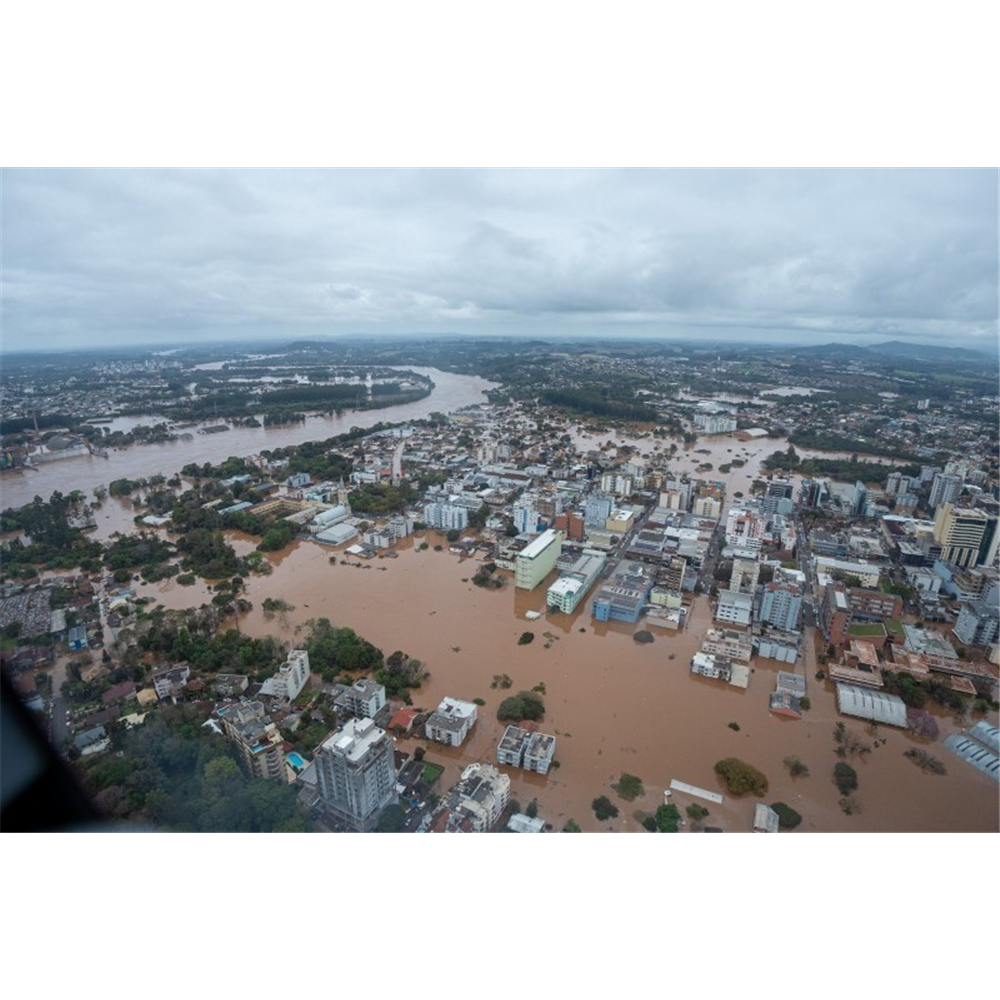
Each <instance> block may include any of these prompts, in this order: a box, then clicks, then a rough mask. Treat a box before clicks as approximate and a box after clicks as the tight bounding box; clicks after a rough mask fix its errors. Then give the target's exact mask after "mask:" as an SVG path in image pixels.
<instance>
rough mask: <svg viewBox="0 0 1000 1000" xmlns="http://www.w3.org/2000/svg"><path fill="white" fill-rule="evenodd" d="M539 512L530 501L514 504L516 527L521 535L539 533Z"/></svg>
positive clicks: (520, 501)
mask: <svg viewBox="0 0 1000 1000" xmlns="http://www.w3.org/2000/svg"><path fill="white" fill-rule="evenodd" d="M538 518H539V514H538V511H537V510H535V505H534V503H532V502H531V501H530V500H519V501H518V502H517V503H515V504H514V527H515V528H517V533H518V534H519V535H534V534H535V533H536V532H537V531H538Z"/></svg>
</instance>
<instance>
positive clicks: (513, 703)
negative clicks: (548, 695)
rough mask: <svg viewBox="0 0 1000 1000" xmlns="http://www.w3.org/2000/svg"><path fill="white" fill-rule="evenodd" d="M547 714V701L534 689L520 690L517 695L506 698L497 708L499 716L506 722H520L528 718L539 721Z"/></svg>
mask: <svg viewBox="0 0 1000 1000" xmlns="http://www.w3.org/2000/svg"><path fill="white" fill-rule="evenodd" d="M544 714H545V703H544V702H543V701H542V699H541V697H539V695H538V694H536V693H535V692H534V691H518V693H517V694H516V695H512V696H511V697H509V698H504V700H503V701H502V702H500V707H499V708H498V709H497V718H498V719H499V720H500V721H501V722H504V721H506V720H511V721H513V722H520V721H521V720H522V719H528V720H530V721H532V722H535V721H537V720H538V719H540V718H541V717H542V716H543V715H544Z"/></svg>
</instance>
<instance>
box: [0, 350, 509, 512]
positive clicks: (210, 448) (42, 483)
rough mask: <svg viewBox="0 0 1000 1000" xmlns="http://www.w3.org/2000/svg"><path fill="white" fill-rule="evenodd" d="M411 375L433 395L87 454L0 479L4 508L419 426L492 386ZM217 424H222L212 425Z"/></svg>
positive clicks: (432, 371) (444, 375)
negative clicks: (382, 426) (388, 426)
mask: <svg viewBox="0 0 1000 1000" xmlns="http://www.w3.org/2000/svg"><path fill="white" fill-rule="evenodd" d="M220 364H221V362H220ZM409 370H411V371H415V372H418V373H419V374H422V375H427V376H429V377H430V378H431V379H433V381H434V390H433V391H432V392H431V394H430V395H429V396H428V397H427V398H426V399H421V400H418V401H417V402H416V403H406V404H404V405H403V406H390V407H386V408H385V409H381V410H347V411H345V412H344V413H343V414H341V415H340V416H325V415H314V416H310V417H307V419H306V420H305V422H304V423H299V424H284V425H281V426H271V427H234V428H232V429H231V430H229V431H225V432H223V433H220V434H198V433H194V434H193V436H192V438H191V439H190V440H186V441H183V440H182V441H167V442H164V443H162V444H153V445H136V446H133V447H131V448H124V449H119V450H112V451H111V452H110V453H109V455H108V457H107V458H100V457H97V456H94V455H89V454H86V455H79V456H76V457H73V458H64V459H60V460H58V461H52V462H46V463H45V464H44V465H41V466H39V467H38V468H37V469H31V470H25V471H22V472H5V473H4V475H3V478H2V479H0V506H3V507H5V508H6V507H20V506H22V505H23V504H26V503H31V501H32V500H33V499H34V498H35V496H36V495H37V496H41V497H42V498H43V499H48V498H49V497H50V496H51V495H52V493H53V491H54V490H59V491H60V492H62V493H70V492H72V491H73V490H83V491H84V492H86V493H89V492H90V491H91V490H92V489H93V488H94V487H95V486H101V485H104V486H106V485H107V484H108V483H109V482H111V481H112V480H113V479H119V478H130V479H139V478H142V477H149V476H155V475H159V474H163V475H166V476H169V475H172V474H173V473H174V472H178V471H180V469H181V467H182V466H184V465H187V463H188V462H199V463H203V462H213V463H217V462H223V461H225V459H227V458H228V457H229V456H230V455H238V456H245V455H254V454H257V453H258V452H260V451H261V450H262V449H268V448H270V449H274V448H281V447H284V446H285V445H290V444H302V443H303V442H304V441H320V440H323V439H324V438H328V437H334V436H335V435H337V434H343V433H344V432H346V431H349V430H350V429H351V428H352V427H371V426H372V425H374V424H377V423H379V422H386V423H398V422H403V421H406V420H419V419H421V418H423V417H427V416H428V415H429V414H431V413H433V412H434V411H435V410H437V411H440V412H441V413H451V412H453V411H455V410H458V409H461V408H462V407H464V406H471V405H474V404H477V403H482V402H484V401H485V398H486V397H485V396H484V393H485V392H486V390H487V389H489V388H491V386H492V385H493V383H491V382H487V381H486V380H485V379H481V378H479V377H477V376H474V375H454V374H451V373H450V372H442V371H439V370H438V369H436V368H410V369H409ZM123 419H124V420H126V421H129V420H134V421H135V422H136V423H156V422H158V421H157V420H156V418H153V417H134V418H123ZM162 419H163V418H160V420H162ZM218 422H221V421H208V423H218ZM132 426H134V424H133V425H132ZM123 428H124V425H123Z"/></svg>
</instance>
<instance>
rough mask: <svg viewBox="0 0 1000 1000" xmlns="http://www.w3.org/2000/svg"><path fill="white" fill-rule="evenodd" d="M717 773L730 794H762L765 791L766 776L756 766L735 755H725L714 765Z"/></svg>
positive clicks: (766, 785)
mask: <svg viewBox="0 0 1000 1000" xmlns="http://www.w3.org/2000/svg"><path fill="white" fill-rule="evenodd" d="M715 773H716V774H718V775H719V776H720V777H721V778H722V779H723V781H725V782H726V786H727V788H728V789H729V794H730V795H745V794H746V793H747V792H751V793H752V794H754V795H763V794H764V793H765V792H766V791H767V787H768V784H767V778H766V777H765V776H764V774H762V773H761V772H760V771H758V770H757V768H755V767H753V766H752V765H750V764H748V763H746V761H742V760H740V759H739V758H737V757H725V758H723V759H722V760H720V761H718V762H717V763H716V765H715Z"/></svg>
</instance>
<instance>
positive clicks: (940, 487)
mask: <svg viewBox="0 0 1000 1000" xmlns="http://www.w3.org/2000/svg"><path fill="white" fill-rule="evenodd" d="M961 492H962V480H961V479H960V478H959V477H958V476H949V475H947V474H946V473H944V472H939V473H937V475H935V476H934V482H932V483H931V495H930V498H929V500H928V503H929V504H930V505H931V506H932V507H939V506H940V505H941V504H943V503H952V502H953V501H955V500H957V499H958V497H959V495H960V494H961Z"/></svg>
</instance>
